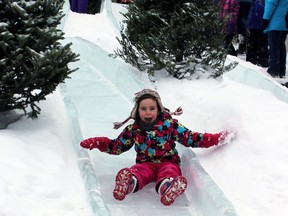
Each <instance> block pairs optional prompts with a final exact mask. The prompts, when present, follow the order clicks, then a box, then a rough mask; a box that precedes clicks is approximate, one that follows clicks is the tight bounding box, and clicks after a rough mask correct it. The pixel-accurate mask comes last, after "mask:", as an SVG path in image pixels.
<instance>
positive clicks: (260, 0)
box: [247, 0, 265, 29]
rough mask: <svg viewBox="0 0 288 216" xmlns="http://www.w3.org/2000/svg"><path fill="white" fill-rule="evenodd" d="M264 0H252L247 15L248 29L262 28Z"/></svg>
mask: <svg viewBox="0 0 288 216" xmlns="http://www.w3.org/2000/svg"><path fill="white" fill-rule="evenodd" d="M264 5H265V1H264V0H253V2H252V5H251V9H250V13H249V16H248V23H247V28H248V29H263V14H264Z"/></svg>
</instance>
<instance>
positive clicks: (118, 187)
mask: <svg viewBox="0 0 288 216" xmlns="http://www.w3.org/2000/svg"><path fill="white" fill-rule="evenodd" d="M136 185H137V179H136V177H135V176H133V175H132V173H131V170H130V169H128V168H124V169H121V170H120V171H119V172H118V173H117V175H116V179H115V188H114V191H113V196H114V198H115V199H116V200H124V199H125V197H126V195H127V194H130V193H132V192H134V190H135V188H136Z"/></svg>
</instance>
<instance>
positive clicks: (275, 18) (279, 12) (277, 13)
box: [263, 0, 288, 32]
mask: <svg viewBox="0 0 288 216" xmlns="http://www.w3.org/2000/svg"><path fill="white" fill-rule="evenodd" d="M287 10H288V0H267V1H265V9H264V15H263V19H266V20H269V24H268V27H267V28H266V29H265V30H264V32H268V31H273V30H276V31H287V28H286V22H285V16H286V14H287Z"/></svg>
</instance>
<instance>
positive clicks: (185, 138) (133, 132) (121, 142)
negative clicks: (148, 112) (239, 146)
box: [102, 113, 218, 164]
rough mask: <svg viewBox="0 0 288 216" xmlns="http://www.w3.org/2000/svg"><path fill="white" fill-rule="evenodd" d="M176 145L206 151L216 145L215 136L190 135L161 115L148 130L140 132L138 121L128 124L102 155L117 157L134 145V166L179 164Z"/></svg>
mask: <svg viewBox="0 0 288 216" xmlns="http://www.w3.org/2000/svg"><path fill="white" fill-rule="evenodd" d="M176 142H179V143H180V144H182V145H184V146H186V147H192V148H196V147H203V148H208V147H210V146H213V145H216V144H218V134H208V133H198V132H192V131H191V130H189V129H187V128H186V127H184V126H183V125H182V124H181V123H179V122H178V120H176V119H172V117H171V116H170V114H167V113H164V114H163V115H162V116H161V117H160V119H159V120H158V122H156V123H155V125H154V126H153V127H152V129H151V130H149V131H145V130H143V129H141V127H140V125H139V124H137V122H135V123H134V124H130V125H128V126H127V127H126V128H125V129H124V130H123V131H122V132H121V134H120V135H119V136H118V137H117V138H116V139H112V140H110V143H109V145H108V147H107V149H103V150H102V152H106V153H108V154H114V155H119V154H121V153H123V152H125V151H128V150H129V149H130V148H132V146H133V145H134V149H135V151H136V153H137V156H136V163H142V162H153V163H161V162H168V161H169V162H173V163H176V164H180V157H179V155H178V152H177V150H176Z"/></svg>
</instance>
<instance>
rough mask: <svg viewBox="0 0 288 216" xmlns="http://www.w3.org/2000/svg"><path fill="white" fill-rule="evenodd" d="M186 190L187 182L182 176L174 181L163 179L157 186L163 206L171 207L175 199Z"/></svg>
mask: <svg viewBox="0 0 288 216" xmlns="http://www.w3.org/2000/svg"><path fill="white" fill-rule="evenodd" d="M186 188H187V180H186V178H185V177H184V176H178V177H176V178H175V179H169V178H167V179H164V180H163V181H162V183H161V184H160V186H159V190H158V191H159V194H160V196H161V198H160V201H161V203H162V204H163V205H166V206H169V205H171V204H172V203H173V202H174V201H175V199H176V198H177V197H178V196H180V195H181V194H183V193H184V192H185V190H186Z"/></svg>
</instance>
